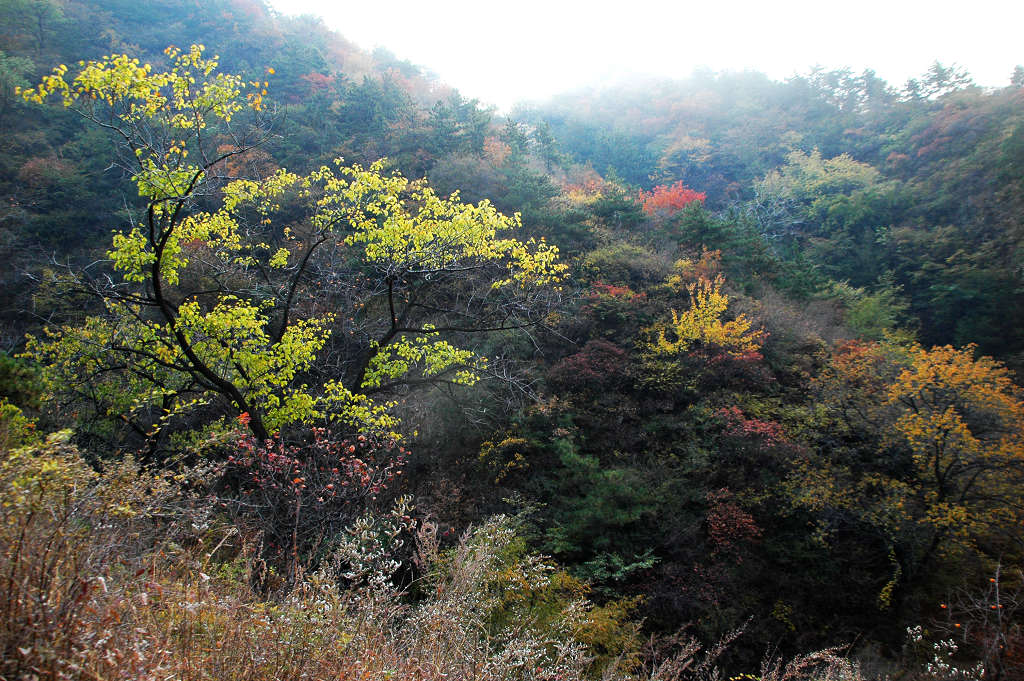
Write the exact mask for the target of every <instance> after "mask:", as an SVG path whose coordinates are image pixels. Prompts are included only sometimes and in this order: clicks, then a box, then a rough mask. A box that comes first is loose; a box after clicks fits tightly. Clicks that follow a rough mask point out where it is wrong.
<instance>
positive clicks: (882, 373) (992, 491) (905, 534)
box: [788, 341, 1024, 603]
mask: <svg viewBox="0 0 1024 681" xmlns="http://www.w3.org/2000/svg"><path fill="white" fill-rule="evenodd" d="M816 395H817V397H818V399H819V400H820V404H821V406H822V408H823V411H824V418H825V419H826V425H827V428H826V430H827V431H828V433H829V436H828V438H827V439H826V440H825V441H824V442H823V443H822V445H823V446H822V448H821V449H820V450H819V451H817V452H814V453H811V454H810V455H809V456H808V457H807V459H806V460H804V461H803V462H802V463H800V464H799V465H798V466H797V467H796V470H795V472H794V475H793V476H792V478H791V480H790V482H789V485H788V486H789V489H790V492H791V493H792V494H793V498H794V500H795V501H796V503H797V504H798V505H800V506H802V507H804V508H808V509H811V510H814V511H816V512H818V513H819V517H820V518H822V522H823V525H822V528H821V529H822V531H823V536H827V535H828V533H829V531H830V530H832V529H837V528H838V527H839V525H841V524H843V523H847V524H848V523H855V524H857V525H859V526H861V527H865V528H871V529H870V531H871V532H872V533H873V534H875V535H876V536H881V537H885V539H886V541H887V542H888V543H889V547H890V548H889V551H890V556H891V559H892V561H893V563H894V572H893V579H892V581H891V582H890V583H889V584H888V585H886V588H885V589H884V590H883V593H882V594H881V597H882V600H883V602H885V603H888V599H889V598H890V597H891V595H892V593H893V591H894V589H895V588H896V587H897V586H899V585H900V584H902V583H905V582H909V581H910V580H913V579H916V578H917V576H918V575H919V573H920V572H921V571H923V570H927V569H929V567H930V566H931V564H932V558H933V557H934V556H935V555H936V554H937V553H947V554H949V553H953V554H955V553H959V554H962V555H963V554H965V553H966V554H970V555H973V556H976V557H978V558H981V559H983V562H984V559H985V558H989V559H993V560H998V559H1002V560H1005V561H1012V560H1020V559H1021V558H1022V557H1024V553H1022V551H1021V542H1022V540H1024V535H1022V534H1021V532H1020V528H1021V526H1022V522H1024V509H1022V507H1021V503H1020V500H1021V497H1022V494H1024V400H1022V396H1021V391H1020V389H1019V388H1018V387H1017V386H1016V385H1015V384H1014V383H1013V381H1012V379H1011V376H1010V373H1009V371H1008V370H1007V369H1006V367H1004V366H1003V365H1002V364H1000V363H999V362H997V361H995V360H993V359H991V358H989V357H976V349H975V347H974V346H967V347H965V348H962V349H956V348H953V347H950V346H944V347H935V348H932V349H926V348H924V347H921V346H920V345H918V344H916V343H909V344H908V343H904V342H896V341H887V342H883V343H874V342H870V343H869V342H860V341H857V342H851V343H848V344H846V345H844V346H842V347H840V348H839V349H838V350H837V351H836V353H835V354H834V356H833V358H832V362H831V364H830V366H829V367H828V368H827V369H826V371H825V372H824V373H823V374H822V375H821V376H820V377H819V378H818V379H817V386H816ZM844 518H845V519H846V520H845V521H844V520H843V519H844Z"/></svg>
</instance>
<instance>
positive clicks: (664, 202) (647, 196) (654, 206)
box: [640, 180, 707, 215]
mask: <svg viewBox="0 0 1024 681" xmlns="http://www.w3.org/2000/svg"><path fill="white" fill-rule="evenodd" d="M706 198H707V194H705V193H704V192H698V191H696V190H694V189H690V188H689V187H687V186H686V185H684V184H683V181H682V180H680V181H679V182H676V183H675V184H673V185H658V186H657V187H655V188H654V189H652V190H651V191H649V192H641V194H640V202H641V203H642V204H643V209H644V212H645V213H647V214H648V215H659V214H660V215H672V214H675V213H678V212H679V211H681V210H682V209H683V208H686V206H688V205H690V204H691V203H693V202H694V201H699V202H701V203H703V202H704V199H706Z"/></svg>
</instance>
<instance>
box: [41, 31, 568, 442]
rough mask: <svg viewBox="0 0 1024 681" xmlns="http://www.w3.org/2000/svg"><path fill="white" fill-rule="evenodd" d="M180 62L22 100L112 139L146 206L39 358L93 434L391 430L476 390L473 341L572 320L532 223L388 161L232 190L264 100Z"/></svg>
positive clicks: (256, 140)
mask: <svg viewBox="0 0 1024 681" xmlns="http://www.w3.org/2000/svg"><path fill="white" fill-rule="evenodd" d="M167 56H168V59H169V67H168V68H166V69H163V70H160V69H156V68H154V67H152V66H151V65H149V64H145V65H142V64H139V62H138V61H137V60H135V59H131V58H130V57H128V56H126V55H115V56H110V57H105V58H104V59H101V60H97V61H90V62H80V63H79V64H78V68H77V73H76V74H75V75H74V76H73V77H72V76H70V75H69V69H68V68H67V67H66V66H64V65H61V66H59V67H57V68H56V69H54V71H53V74H52V75H50V76H47V77H46V78H44V79H43V81H42V82H41V83H40V84H39V85H38V86H36V87H35V88H32V89H29V90H25V91H24V92H22V93H21V94H22V95H23V97H24V98H25V99H27V100H30V101H35V102H39V103H42V102H43V101H45V100H46V99H47V98H50V97H51V96H56V97H58V98H59V99H60V100H61V102H62V104H63V105H64V106H66V107H70V108H73V109H75V110H76V111H78V112H79V113H81V114H82V115H83V116H85V117H86V118H88V119H89V120H91V121H93V122H94V123H96V124H97V125H99V126H101V127H102V128H105V129H107V130H109V131H110V132H111V133H112V136H113V137H114V139H115V140H116V142H117V144H118V150H119V151H120V152H121V154H120V157H119V159H120V160H119V163H120V165H121V167H123V168H124V169H125V171H126V172H127V173H128V174H129V175H130V177H131V178H132V180H133V181H134V184H135V186H136V187H137V189H138V195H139V196H138V200H139V202H140V203H141V209H140V211H139V214H140V215H141V216H142V218H141V220H139V221H138V222H137V223H136V224H134V225H129V226H128V227H127V228H126V229H123V230H118V231H116V232H115V234H114V237H113V240H112V243H111V247H110V249H109V251H108V256H109V261H107V262H105V263H99V264H98V265H96V266H94V267H93V268H87V269H85V270H71V271H69V272H67V273H66V275H65V277H64V283H65V284H67V285H70V286H72V287H75V288H77V289H79V290H84V291H87V292H89V293H90V294H92V295H93V296H94V297H95V298H94V299H95V300H96V301H97V305H96V306H95V308H94V309H92V310H90V313H89V314H88V316H86V317H85V318H84V319H78V320H76V321H75V322H73V323H69V324H65V325H62V326H60V327H56V328H49V329H47V330H46V332H45V335H43V336H42V337H39V338H33V339H31V340H30V342H29V345H28V351H27V352H28V354H29V355H30V356H31V357H33V358H35V359H36V360H37V361H39V362H40V363H41V364H42V365H43V366H45V367H46V376H47V380H48V387H49V389H50V391H51V393H52V395H53V396H54V397H55V398H56V401H57V403H58V404H60V405H61V406H63V407H65V408H66V409H67V410H69V411H73V412H74V413H76V414H77V415H78V417H79V420H80V422H81V424H82V425H83V427H88V428H89V429H90V430H91V432H93V433H95V434H98V435H103V436H113V435H118V437H123V433H124V428H123V426H124V424H127V426H128V427H129V428H130V430H131V431H132V432H134V433H135V435H136V436H137V437H139V438H143V439H145V440H147V441H150V442H153V441H155V440H156V439H157V438H159V436H160V433H161V432H162V431H166V430H168V429H167V424H168V423H171V422H174V421H176V420H177V421H178V422H181V423H185V422H186V421H187V422H188V424H189V425H195V423H196V422H197V421H199V422H202V421H204V420H205V421H209V420H211V419H214V418H220V417H224V416H232V415H234V416H242V415H243V414H244V415H246V416H244V417H243V418H242V419H241V420H242V422H245V423H247V424H248V426H249V428H250V429H251V430H252V432H253V434H254V435H256V436H257V437H260V438H265V437H267V436H268V435H270V434H271V433H273V432H275V431H278V430H280V429H281V428H283V427H286V426H288V425H290V424H309V423H314V422H321V423H323V422H328V423H329V422H332V421H342V422H344V423H345V424H346V426H347V427H351V428H357V429H361V430H376V431H385V432H388V431H394V429H395V427H396V421H395V418H394V417H393V416H392V415H391V413H390V412H389V409H388V407H389V405H390V401H389V397H388V392H389V391H391V390H394V389H395V388H396V387H398V386H400V385H403V384H406V385H407V384H409V383H411V382H430V383H439V382H445V383H449V384H471V383H473V382H475V381H476V380H478V378H479V377H480V376H481V375H482V374H483V373H484V372H486V371H488V369H489V366H490V365H489V362H488V358H486V357H483V356H480V355H478V354H477V353H476V352H474V351H472V350H471V349H468V348H465V347H461V346H460V344H459V341H460V340H464V339H465V338H466V335H467V334H473V333H479V332H504V331H511V330H515V329H523V328H526V327H529V326H532V325H535V324H537V323H539V322H540V321H542V320H543V319H544V317H545V316H546V315H547V314H548V312H549V309H550V308H551V306H552V305H554V304H555V303H556V302H557V299H558V287H557V284H558V282H559V281H560V280H561V279H562V278H563V277H564V276H565V269H566V268H565V265H563V264H561V263H560V262H559V261H558V252H557V249H556V248H555V247H554V246H551V245H548V244H546V243H544V242H540V243H534V242H522V241H519V240H517V239H515V238H512V237H510V236H507V234H508V233H509V232H510V231H512V230H514V229H515V228H516V227H518V226H519V224H520V220H519V217H518V215H516V216H505V215H502V214H501V213H499V212H498V211H497V210H496V209H495V208H494V207H493V206H492V205H491V204H490V203H488V202H487V201H482V202H480V203H478V204H475V205H471V204H465V203H463V202H461V201H460V200H459V198H458V196H457V195H453V196H451V197H448V198H444V197H440V196H437V195H436V194H435V193H434V192H433V191H432V190H431V189H430V188H429V187H428V186H427V185H426V184H425V183H424V182H422V181H412V180H409V179H406V178H404V177H402V176H401V175H399V174H397V173H389V172H386V170H385V168H386V165H385V163H384V162H383V161H382V162H378V163H375V164H373V165H372V166H370V167H369V168H363V167H360V166H357V165H353V166H348V165H345V164H344V163H343V162H342V161H341V160H338V161H337V162H336V163H335V165H334V166H331V167H322V168H320V169H318V170H315V171H314V172H312V173H309V174H308V175H298V174H295V173H290V172H287V171H285V170H278V171H276V172H273V173H270V174H269V175H265V176H262V177H260V176H254V177H244V178H239V177H222V176H221V175H222V173H224V172H226V171H227V170H228V169H232V168H238V167H241V164H238V163H235V162H232V163H228V160H230V159H234V158H235V157H239V158H244V154H246V152H248V151H250V150H252V149H253V148H254V147H256V146H257V145H259V144H260V143H261V141H262V140H263V139H264V137H265V135H266V131H267V129H268V126H267V125H266V124H265V122H264V121H263V119H262V117H263V115H264V110H265V108H266V106H267V100H266V99H265V98H266V96H267V87H268V82H267V81H262V82H261V81H246V80H244V79H243V78H241V77H239V76H234V75H227V74H222V73H218V72H217V70H216V69H217V60H216V58H209V57H207V56H205V55H204V51H203V47H202V46H197V45H194V46H192V47H191V48H190V49H189V50H187V51H180V50H178V49H175V48H168V50H167ZM272 72H273V70H272V69H268V73H272ZM117 424H121V429H120V430H118V426H117Z"/></svg>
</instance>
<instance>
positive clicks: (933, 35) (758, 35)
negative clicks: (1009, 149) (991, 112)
mask: <svg viewBox="0 0 1024 681" xmlns="http://www.w3.org/2000/svg"><path fill="white" fill-rule="evenodd" d="M271 2H272V4H273V5H274V7H275V8H276V9H277V10H278V11H279V12H281V13H283V14H289V15H292V14H313V15H316V16H320V17H322V18H323V19H324V21H325V23H326V24H327V25H328V26H329V27H331V28H333V29H335V30H337V31H338V32H340V33H341V34H342V35H343V36H344V37H345V38H347V39H348V40H350V41H352V42H354V43H355V44H357V45H359V46H361V47H364V48H367V49H373V48H375V47H384V48H386V49H388V50H390V51H391V52H393V53H394V54H395V55H396V56H397V57H399V58H401V59H405V60H408V61H410V62H412V63H414V64H416V65H419V66H423V67H425V68H427V69H429V70H431V71H433V72H434V73H436V74H437V75H438V76H439V77H440V78H441V79H442V80H443V81H444V82H445V83H447V84H449V85H452V86H454V87H456V88H458V89H459V90H460V91H461V92H462V93H463V95H465V96H468V97H474V98H478V99H480V100H481V101H483V102H485V103H488V104H494V105H496V106H498V107H499V108H501V109H508V108H509V107H510V106H511V105H512V104H513V103H515V102H519V101H523V100H540V99H545V98H547V97H550V96H552V95H554V94H557V93H560V92H566V91H570V90H575V89H579V88H581V87H590V86H600V85H605V84H612V83H617V82H621V81H624V80H629V79H631V78H635V77H643V76H654V77H668V78H682V77H685V76H687V75H689V74H690V73H691V72H693V70H694V69H695V68H700V67H707V68H710V69H711V70H713V71H738V70H746V69H753V70H757V71H761V72H764V73H766V74H768V75H769V76H770V77H772V78H775V79H784V78H787V77H789V76H792V75H794V74H798V73H806V72H807V71H808V70H810V68H811V67H813V66H815V65H820V66H822V67H824V68H828V69H832V68H840V67H849V68H851V69H852V70H854V71H855V72H858V73H859V72H860V71H862V70H863V69H865V68H872V69H874V70H875V71H876V72H877V73H878V75H879V76H881V77H882V78H885V79H886V80H888V81H889V82H890V84H893V85H902V84H903V83H905V82H906V80H907V79H908V78H911V77H915V76H918V75H920V74H921V73H923V72H924V71H925V70H926V69H927V68H928V66H929V65H930V64H931V63H932V62H933V61H935V60H938V61H940V62H942V63H943V64H945V65H947V66H948V65H950V64H952V63H956V64H958V65H960V66H962V67H965V68H966V69H967V70H968V71H970V73H971V75H972V76H973V77H974V79H975V81H976V82H977V83H978V84H979V85H983V86H989V87H1002V86H1005V85H1007V84H1008V83H1009V79H1010V74H1011V73H1012V71H1013V67H1014V66H1015V65H1016V64H1019V63H1024V48H1022V45H1024V43H1022V41H1021V31H1022V30H1024V3H1022V2H1013V1H1012V0H1010V1H1004V2H991V1H989V0H980V1H975V2H969V3H964V2H957V3H954V2H949V1H948V0H933V1H931V2H919V1H916V0H915V1H913V2H904V1H901V0H888V1H879V0H864V1H859V2H849V3H840V2H833V1H831V0H817V1H802V0H782V1H772V0H764V1H763V2H738V1H736V0H709V1H708V2H706V3H703V2H702V3H695V2H685V1H679V2H654V1H651V0H606V2H604V3H600V2H599V1H593V2H580V1H576V0H573V1H571V2H559V1H557V0H548V1H547V2H543V1H539V0H519V1H517V0H511V1H510V2H488V1H486V0H476V1H470V0H445V1H443V2H424V1H421V2H411V1H409V0H377V2H366V1H365V0H364V1H363V2H358V3H356V2H352V1H351V0H341V1H338V0H335V1H334V2H331V1H330V0H287V1H285V0H271Z"/></svg>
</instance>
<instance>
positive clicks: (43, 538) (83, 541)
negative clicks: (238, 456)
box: [0, 434, 857, 681]
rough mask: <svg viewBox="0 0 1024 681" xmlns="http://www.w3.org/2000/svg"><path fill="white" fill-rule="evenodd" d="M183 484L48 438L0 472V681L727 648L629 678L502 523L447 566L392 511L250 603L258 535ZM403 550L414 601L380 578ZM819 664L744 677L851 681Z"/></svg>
mask: <svg viewBox="0 0 1024 681" xmlns="http://www.w3.org/2000/svg"><path fill="white" fill-rule="evenodd" d="M181 482H182V480H181V479H180V477H178V479H175V477H174V476H171V475H169V474H160V473H158V474H154V473H151V472H146V471H144V470H142V469H140V468H139V467H137V466H136V465H135V464H134V463H132V462H131V461H126V462H124V463H122V464H120V465H118V466H117V467H114V468H112V469H110V470H108V471H105V472H104V473H103V474H98V473H96V472H94V471H93V470H91V469H90V468H89V466H87V465H86V464H85V462H84V461H83V460H82V458H81V457H80V456H79V454H78V452H77V451H76V450H75V448H74V447H73V446H71V445H70V444H69V443H68V437H67V435H66V434H63V435H57V436H54V437H51V438H50V439H49V440H48V441H47V443H46V444H44V445H40V446H36V447H32V448H22V449H19V450H15V451H9V452H6V453H3V454H0V503H2V504H3V520H2V524H0V580H2V581H0V653H2V662H0V679H2V680H3V681H14V680H21V679H90V680H93V681H95V680H100V679H102V680H104V681H108V680H113V679H133V680H152V681H167V680H170V679H175V680H182V681H192V680H195V681H199V680H214V679H216V680H217V681H229V680H239V681H241V680H268V679H275V680H290V679H295V680H298V679H311V680H318V679H324V680H326V679H335V680H338V679H353V680H355V679H381V680H390V681H405V680H409V681H412V680H417V681H429V680H433V679H437V680H440V679H474V680H479V681H505V680H508V681H513V680H519V679H522V680H526V679H531V680H537V681H556V680H558V681H573V680H577V679H579V680H582V679H588V678H589V679H598V678H602V679H613V678H623V679H625V678H630V679H639V678H645V679H651V680H652V681H653V680H655V679H657V680H659V681H669V680H670V679H694V680H697V679H707V680H710V679H716V678H719V673H718V670H717V669H716V667H715V660H716V658H717V656H718V654H720V653H721V651H722V648H723V647H724V646H725V645H726V644H727V643H728V641H724V642H722V643H721V644H720V645H719V646H717V647H713V648H712V649H710V650H709V651H706V652H704V653H701V651H700V647H699V646H698V645H697V644H696V643H695V642H693V641H689V640H683V641H681V642H680V645H678V646H677V647H676V652H675V654H674V655H671V656H668V657H667V658H666V659H664V660H662V661H661V662H657V663H656V662H652V661H651V660H650V659H648V660H647V662H646V664H644V663H642V656H641V655H640V650H639V649H640V646H639V637H638V636H637V634H638V629H637V625H636V624H635V623H630V622H628V621H625V620H624V619H622V618H623V612H625V611H624V610H621V609H620V610H615V609H614V608H604V609H602V608H595V607H593V605H592V604H590V603H589V602H587V600H586V598H585V594H586V590H585V587H582V586H581V585H579V584H578V583H577V582H573V581H572V580H571V579H568V578H567V576H566V575H565V574H564V573H561V572H559V571H558V570H557V569H556V568H555V567H554V566H552V565H549V564H548V563H547V562H546V561H545V560H543V559H541V558H539V557H537V556H534V555H531V554H530V553H529V552H528V551H526V550H525V544H523V542H522V541H521V540H520V539H519V538H518V537H517V533H516V530H515V526H514V523H512V522H511V521H510V520H509V519H507V518H495V519H492V520H491V521H489V522H487V523H484V524H483V525H481V526H479V527H478V528H476V529H475V530H474V531H471V532H467V533H466V534H465V535H464V536H463V537H462V539H461V540H460V541H459V542H458V544H457V545H456V547H455V548H453V549H450V550H446V551H445V550H441V548H440V547H439V545H438V542H437V538H436V533H435V532H434V530H433V527H432V526H431V525H430V524H429V523H419V524H416V523H414V522H413V521H412V520H411V518H410V517H409V511H408V509H407V508H405V507H403V506H402V505H399V506H398V507H396V508H395V509H394V511H393V512H391V513H382V514H381V513H378V514H375V515H366V516H364V517H362V518H360V519H359V520H358V521H356V522H355V523H354V524H353V525H352V526H351V528H350V530H349V531H348V532H347V533H346V534H345V536H344V538H343V539H342V540H341V541H339V542H338V543H337V546H336V548H335V551H334V553H333V556H332V558H331V559H330V560H328V561H325V562H324V563H323V564H322V565H321V567H320V569H319V570H318V571H317V572H315V573H313V574H299V575H297V576H293V580H292V581H291V584H292V585H291V586H290V587H287V588H285V587H284V585H285V584H288V583H289V582H288V580H283V579H281V580H277V583H279V584H281V585H282V587H281V590H280V591H279V592H277V593H270V594H267V593H264V592H262V591H260V590H258V589H254V588H253V587H252V585H266V584H268V583H274V580H272V579H269V577H271V576H272V575H270V574H268V573H270V572H272V571H273V568H271V567H270V566H268V565H267V564H266V563H264V562H262V561H261V560H260V558H259V556H260V555H261V551H260V547H259V535H257V534H255V533H254V532H252V531H251V530H250V529H247V528H246V527H243V526H242V525H240V524H237V523H233V522H228V521H227V520H225V519H224V516H217V515H216V514H215V512H214V509H215V508H217V507H218V505H217V504H212V503H210V500H209V499H208V498H203V497H200V496H189V495H188V494H186V493H185V492H183V491H182V490H183V489H188V488H192V489H195V486H194V485H193V486H189V485H182V484H181ZM414 534H415V535H416V536H413V535H414ZM409 542H414V544H415V549H416V550H415V554H416V562H417V564H418V567H419V570H420V573H421V574H422V575H423V576H422V577H421V578H420V580H419V581H418V582H417V584H416V585H415V591H416V597H415V598H412V597H410V594H408V593H403V592H401V591H400V590H399V589H398V588H397V587H396V586H395V585H394V581H393V580H392V575H393V574H394V573H395V572H396V571H397V570H398V568H399V563H398V561H397V560H396V558H395V556H396V555H399V554H401V553H403V552H402V551H401V549H402V545H403V544H406V549H405V551H404V553H405V554H406V555H408V553H409V549H410V548H411V547H410V546H409V545H408V543H409ZM340 585H344V586H340ZM602 641H603V642H604V644H603V645H604V646H605V647H604V648H603V649H601V650H599V648H601V646H600V645H597V647H595V645H596V644H597V643H600V642H602ZM609 642H613V644H612V643H609ZM827 655H830V653H819V654H818V656H819V658H820V659H819V658H814V657H813V656H811V657H808V658H806V661H805V662H799V663H793V664H791V665H789V666H780V665H775V666H768V667H766V669H765V670H764V671H763V673H762V675H763V677H764V678H765V679H771V680H772V681H790V680H791V679H798V678H808V679H810V678H816V679H822V680H825V679H828V680H829V681H839V680H840V679H842V680H843V681H852V680H854V679H856V678H857V677H856V675H850V674H846V675H841V674H838V675H837V674H832V673H831V672H828V673H825V674H824V675H822V673H821V672H822V670H823V669H826V668H827V667H828V665H825V667H823V666H822V665H821V664H817V663H818V662H827V663H828V664H831V665H832V667H833V668H835V669H841V670H847V671H849V670H852V668H847V667H842V666H841V662H842V661H841V660H840V658H838V657H835V656H832V657H827ZM821 656H826V657H827V659H826V657H821ZM599 659H600V660H601V661H600V663H599V662H598V660H599ZM812 662H813V663H815V664H811V663H812ZM794 665H795V666H794ZM815 665H817V666H815ZM805 672H807V674H805ZM812 672H813V674H814V675H810V674H811V673H812ZM854 672H855V670H852V671H851V674H852V673H854ZM844 673H845V672H844ZM801 674H804V675H801Z"/></svg>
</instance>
